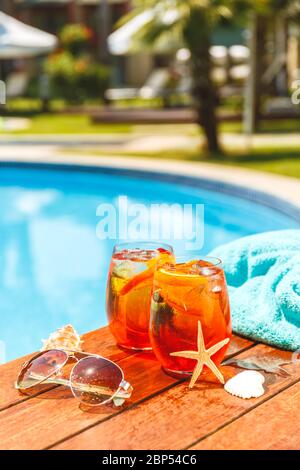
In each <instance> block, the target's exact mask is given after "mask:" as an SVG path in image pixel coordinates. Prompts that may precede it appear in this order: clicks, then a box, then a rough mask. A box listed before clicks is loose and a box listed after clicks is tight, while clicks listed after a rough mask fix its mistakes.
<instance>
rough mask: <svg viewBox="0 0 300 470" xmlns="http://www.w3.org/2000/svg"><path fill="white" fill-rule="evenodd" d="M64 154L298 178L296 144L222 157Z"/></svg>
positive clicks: (299, 156) (299, 166)
mask: <svg viewBox="0 0 300 470" xmlns="http://www.w3.org/2000/svg"><path fill="white" fill-rule="evenodd" d="M64 152H65V153H71V154H72V155H74V154H78V155H84V154H89V155H95V156H97V157H101V156H106V157H107V156H109V155H111V156H124V157H136V158H139V157H140V158H141V157H143V158H154V159H155V158H157V159H170V160H185V161H194V162H199V161H204V162H209V163H217V164H222V165H226V166H238V167H241V168H250V169H253V170H258V171H267V172H271V173H276V174H279V175H284V176H291V177H294V178H300V143H299V148H295V147H292V148H285V149H278V147H271V146H270V147H265V146H264V147H262V148H260V147H258V148H255V149H253V150H252V151H251V153H247V152H241V153H240V152H231V153H230V154H227V155H225V156H221V157H220V156H219V155H216V156H215V157H209V158H208V157H207V156H206V155H204V154H203V153H202V154H201V153H199V152H197V151H192V150H191V151H177V152H176V151H175V152H174V151H172V152H171V151H170V152H169V151H162V152H151V153H149V152H147V153H143V152H136V153H134V152H130V153H126V152H121V151H112V150H105V151H100V150H97V149H88V150H86V149H85V150H84V149H78V148H77V149H76V148H73V149H71V148H69V149H67V150H65V151H64Z"/></svg>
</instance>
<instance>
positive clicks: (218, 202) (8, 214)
mask: <svg viewBox="0 0 300 470" xmlns="http://www.w3.org/2000/svg"><path fill="white" fill-rule="evenodd" d="M120 195H121V196H127V198H128V202H129V203H131V204H132V203H142V204H145V205H146V206H147V207H148V206H149V205H150V204H151V203H163V202H164V203H168V204H173V203H180V204H196V203H197V204H204V211H205V231H204V235H205V237H204V246H203V249H202V250H201V253H203V254H205V253H207V252H209V251H210V250H211V249H212V248H214V247H216V246H217V245H219V244H221V243H225V242H228V241H230V240H233V239H236V238H239V237H242V236H245V235H248V234H252V233H257V232H262V231H267V230H274V229H283V228H293V227H299V226H300V224H298V223H297V222H296V221H295V220H294V219H292V218H289V217H288V216H286V215H283V214H281V213H279V212H277V211H275V210H273V209H271V208H268V207H266V206H262V205H259V204H256V203H254V202H250V201H247V200H246V199H241V198H238V197H233V196H229V195H226V194H220V193H217V192H214V191H210V190H204V189H199V188H195V187H191V186H188V185H183V184H175V183H170V182H163V181H160V180H155V181H153V180H151V178H148V179H147V178H143V179H138V178H137V177H134V176H128V175H127V176H125V175H122V174H114V173H112V174H106V173H101V171H94V172H86V171H83V170H78V169H77V170H76V171H71V170H64V169H62V170H60V169H57V168H55V169H52V168H49V167H45V168H38V167H37V168H36V167H31V166H28V167H26V166H25V167H22V166H21V167H18V166H14V167H9V166H5V165H4V166H1V167H0V267H1V269H0V360H1V361H4V360H10V359H12V358H15V357H18V356H20V355H23V354H25V353H28V352H31V351H33V350H36V349H38V348H40V345H41V339H42V338H46V337H47V336H48V335H49V333H51V332H52V331H54V330H55V329H56V328H58V327H60V326H62V325H64V324H66V323H72V324H73V325H74V326H75V328H77V329H78V331H79V332H80V333H83V332H85V331H87V330H91V329H94V328H98V327H99V326H103V325H105V324H106V317H105V309H104V299H105V284H106V276H107V270H108V266H109V260H110V256H111V252H112V247H113V245H114V243H115V242H116V240H101V239H99V237H98V236H97V234H96V227H97V224H98V223H99V215H97V213H96V211H97V207H98V206H99V204H103V203H109V204H111V203H113V204H116V202H117V200H118V199H117V198H118V196H120ZM171 243H172V244H173V246H174V247H175V248H176V250H178V251H182V250H183V249H184V242H183V241H182V240H175V241H174V240H171Z"/></svg>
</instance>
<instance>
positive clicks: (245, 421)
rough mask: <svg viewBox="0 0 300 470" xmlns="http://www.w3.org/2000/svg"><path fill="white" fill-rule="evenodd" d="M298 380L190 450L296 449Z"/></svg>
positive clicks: (299, 431) (299, 437)
mask: <svg viewBox="0 0 300 470" xmlns="http://www.w3.org/2000/svg"><path fill="white" fill-rule="evenodd" d="M299 415H300V382H298V383H296V384H295V385H293V386H291V387H289V388H288V389H286V390H285V391H283V392H282V393H280V394H279V395H276V396H275V397H274V398H272V399H271V400H268V401H267V402H265V403H263V404H262V405H261V406H259V407H258V408H255V409H254V410H253V411H251V412H250V413H248V414H246V415H244V416H242V417H241V418H239V419H238V420H236V421H234V422H233V423H231V424H229V425H228V426H226V427H224V428H222V429H221V430H219V431H218V432H216V433H214V434H213V435H211V436H209V437H207V438H206V439H204V440H202V441H200V442H199V443H197V444H196V445H194V446H193V447H191V450H204V449H215V450H230V449H237V450H245V449H249V450H261V449H266V450H299V449H300V421H299Z"/></svg>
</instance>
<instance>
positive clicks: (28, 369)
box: [17, 349, 68, 390]
mask: <svg viewBox="0 0 300 470" xmlns="http://www.w3.org/2000/svg"><path fill="white" fill-rule="evenodd" d="M67 359H68V354H67V353H66V352H64V351H61V350H59V349H51V350H49V351H43V352H41V353H40V354H39V355H37V356H35V357H34V358H33V359H32V360H31V361H29V362H28V363H27V364H25V366H24V367H23V369H22V370H21V373H20V375H19V377H18V380H17V385H18V388H20V389H21V390H26V389H28V388H30V387H33V386H35V385H38V384H39V383H41V382H43V381H44V380H45V379H47V378H48V377H50V376H52V375H53V374H55V373H56V372H58V371H59V370H60V369H61V368H62V367H63V366H64V365H65V363H66V361H67Z"/></svg>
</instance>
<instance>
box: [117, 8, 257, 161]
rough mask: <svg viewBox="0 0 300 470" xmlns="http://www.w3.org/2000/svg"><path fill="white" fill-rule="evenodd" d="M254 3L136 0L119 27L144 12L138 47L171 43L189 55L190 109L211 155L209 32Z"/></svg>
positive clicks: (214, 136) (214, 148) (215, 150)
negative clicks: (146, 15) (145, 19)
mask: <svg viewBox="0 0 300 470" xmlns="http://www.w3.org/2000/svg"><path fill="white" fill-rule="evenodd" d="M252 3H253V0H159V1H157V0H137V1H135V5H134V9H133V11H131V12H130V13H129V14H128V15H126V17H125V18H124V19H123V21H122V23H123V24H124V23H125V22H126V21H128V20H130V19H132V18H133V17H134V16H137V15H138V14H140V13H142V12H143V11H145V10H151V12H152V15H151V19H150V20H149V21H148V22H147V23H146V24H145V25H144V26H143V27H142V28H141V30H140V31H139V32H138V34H137V35H136V37H135V39H136V41H138V42H139V44H140V45H144V46H149V45H152V46H155V45H156V43H159V42H161V41H162V40H163V41H164V42H166V41H170V42H174V39H175V40H176V41H175V42H177V43H179V44H182V45H184V46H185V47H186V48H188V49H189V51H190V54H191V72H192V77H193V91H192V96H193V105H194V108H195V110H196V114H197V123H198V124H199V125H200V126H201V127H202V129H203V131H204V134H205V136H206V147H207V151H208V153H210V154H220V153H221V148H220V143H219V138H218V125H217V116H216V107H217V93H216V89H215V85H214V83H213V81H212V79H211V72H212V62H211V56H210V46H211V40H212V32H213V30H214V28H215V27H216V26H217V25H219V24H220V23H223V24H224V23H230V22H233V21H236V20H237V18H239V17H240V16H241V15H243V14H244V13H245V12H246V11H247V9H248V8H249V7H250V6H251V5H252Z"/></svg>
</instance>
